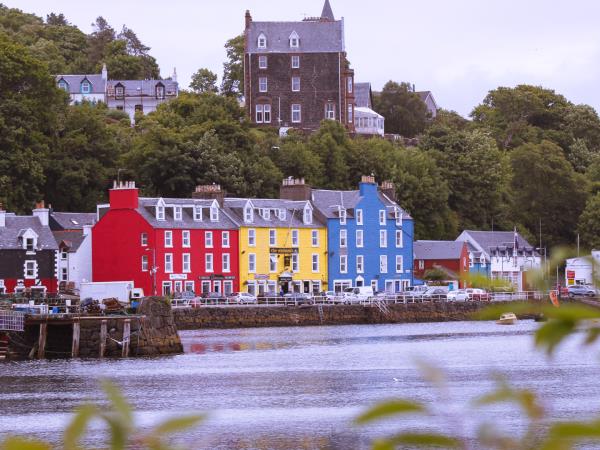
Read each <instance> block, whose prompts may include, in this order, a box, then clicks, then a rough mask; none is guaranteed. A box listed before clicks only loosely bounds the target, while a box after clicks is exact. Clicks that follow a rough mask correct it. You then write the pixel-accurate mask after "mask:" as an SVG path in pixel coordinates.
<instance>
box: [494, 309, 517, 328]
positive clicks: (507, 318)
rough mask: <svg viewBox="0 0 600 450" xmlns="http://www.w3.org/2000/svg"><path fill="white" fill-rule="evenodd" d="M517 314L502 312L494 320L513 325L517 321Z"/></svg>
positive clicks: (499, 323)
mask: <svg viewBox="0 0 600 450" xmlns="http://www.w3.org/2000/svg"><path fill="white" fill-rule="evenodd" d="M517 320H518V319H517V316H516V315H515V314H514V313H511V312H509V313H504V314H502V315H501V316H500V319H498V320H496V323H497V324H498V325H514V324H515V323H516V322H517Z"/></svg>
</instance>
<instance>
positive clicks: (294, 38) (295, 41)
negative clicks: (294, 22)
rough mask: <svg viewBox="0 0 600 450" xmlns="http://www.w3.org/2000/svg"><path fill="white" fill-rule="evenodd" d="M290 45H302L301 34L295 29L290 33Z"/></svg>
mask: <svg viewBox="0 0 600 450" xmlns="http://www.w3.org/2000/svg"><path fill="white" fill-rule="evenodd" d="M290 47H291V48H298V47H300V36H298V33H296V32H295V31H294V32H292V34H290Z"/></svg>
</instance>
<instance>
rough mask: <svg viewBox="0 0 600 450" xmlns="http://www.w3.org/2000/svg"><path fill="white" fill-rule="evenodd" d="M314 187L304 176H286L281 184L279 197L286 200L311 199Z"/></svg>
mask: <svg viewBox="0 0 600 450" xmlns="http://www.w3.org/2000/svg"><path fill="white" fill-rule="evenodd" d="M311 194H312V189H311V188H310V185H308V184H306V182H305V181H304V178H292V177H289V178H284V179H283V181H282V183H281V186H279V198H281V199H285V200H297V201H300V200H302V201H305V200H310V199H311Z"/></svg>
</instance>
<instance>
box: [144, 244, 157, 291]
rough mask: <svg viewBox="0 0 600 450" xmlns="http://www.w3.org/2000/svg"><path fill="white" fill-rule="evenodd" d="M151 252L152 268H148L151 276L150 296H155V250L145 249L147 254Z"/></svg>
mask: <svg viewBox="0 0 600 450" xmlns="http://www.w3.org/2000/svg"><path fill="white" fill-rule="evenodd" d="M150 250H152V267H151V268H150V275H151V276H152V295H153V296H156V272H157V271H158V267H156V248H154V247H152V248H147V249H146V251H147V252H149V251H150Z"/></svg>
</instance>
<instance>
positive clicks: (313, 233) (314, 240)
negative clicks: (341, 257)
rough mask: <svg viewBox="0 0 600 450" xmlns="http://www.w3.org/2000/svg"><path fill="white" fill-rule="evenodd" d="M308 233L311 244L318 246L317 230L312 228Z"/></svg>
mask: <svg viewBox="0 0 600 450" xmlns="http://www.w3.org/2000/svg"><path fill="white" fill-rule="evenodd" d="M310 234H311V241H312V246H313V247H318V246H319V230H312V231H311V232H310Z"/></svg>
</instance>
